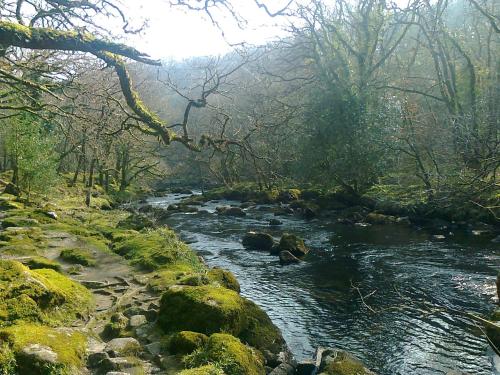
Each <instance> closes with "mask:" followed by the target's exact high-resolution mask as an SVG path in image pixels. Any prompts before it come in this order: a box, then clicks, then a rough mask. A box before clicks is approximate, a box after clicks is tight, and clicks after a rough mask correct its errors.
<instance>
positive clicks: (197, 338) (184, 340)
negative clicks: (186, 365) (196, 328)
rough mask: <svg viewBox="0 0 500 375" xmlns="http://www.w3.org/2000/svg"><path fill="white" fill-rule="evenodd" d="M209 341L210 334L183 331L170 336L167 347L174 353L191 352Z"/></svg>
mask: <svg viewBox="0 0 500 375" xmlns="http://www.w3.org/2000/svg"><path fill="white" fill-rule="evenodd" d="M207 341H208V336H207V335H204V334H203V333H198V332H191V331H181V332H176V333H174V334H173V335H172V337H171V338H170V340H169V342H168V345H167V348H168V351H169V352H170V353H172V354H190V353H192V352H194V351H195V350H196V349H198V348H201V347H203V346H204V345H205V344H206V343H207Z"/></svg>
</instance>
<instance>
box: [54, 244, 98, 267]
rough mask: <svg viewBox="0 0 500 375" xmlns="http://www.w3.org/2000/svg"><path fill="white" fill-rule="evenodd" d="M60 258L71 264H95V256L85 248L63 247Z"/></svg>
mask: <svg viewBox="0 0 500 375" xmlns="http://www.w3.org/2000/svg"><path fill="white" fill-rule="evenodd" d="M60 258H61V259H63V260H65V261H66V262H69V263H73V264H81V265H82V266H95V263H96V261H95V258H94V256H93V255H92V253H91V252H90V251H89V250H87V249H79V248H73V249H64V250H63V251H61V255H60Z"/></svg>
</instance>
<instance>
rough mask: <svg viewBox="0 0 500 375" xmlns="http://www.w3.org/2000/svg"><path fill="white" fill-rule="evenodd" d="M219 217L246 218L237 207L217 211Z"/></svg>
mask: <svg viewBox="0 0 500 375" xmlns="http://www.w3.org/2000/svg"><path fill="white" fill-rule="evenodd" d="M219 213H220V214H221V215H225V216H246V215H247V214H246V212H245V211H243V210H242V209H241V208H239V207H225V209H223V210H222V211H219Z"/></svg>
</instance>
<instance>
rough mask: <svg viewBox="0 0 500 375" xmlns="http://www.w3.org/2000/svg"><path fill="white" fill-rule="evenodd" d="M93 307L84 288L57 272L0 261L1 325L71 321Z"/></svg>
mask: <svg viewBox="0 0 500 375" xmlns="http://www.w3.org/2000/svg"><path fill="white" fill-rule="evenodd" d="M92 306H93V304H92V296H91V294H90V292H89V291H88V290H87V289H86V288H85V287H83V286H82V285H80V284H78V283H76V282H74V281H72V280H70V279H69V278H67V277H66V276H64V275H61V274H60V273H58V272H56V271H54V270H52V269H38V270H30V269H29V268H28V267H26V266H24V265H22V264H21V263H19V262H16V261H9V260H0V326H1V325H4V326H5V325H10V324H12V323H13V322H15V321H17V320H24V321H33V322H71V321H73V320H75V319H76V318H77V317H82V316H85V315H88V313H89V311H90V309H91V308H92Z"/></svg>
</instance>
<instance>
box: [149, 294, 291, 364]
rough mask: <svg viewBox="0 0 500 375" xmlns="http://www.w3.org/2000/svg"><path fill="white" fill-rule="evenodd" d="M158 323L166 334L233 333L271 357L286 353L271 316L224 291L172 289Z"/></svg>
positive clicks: (162, 305) (164, 299)
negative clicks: (189, 332)
mask: <svg viewBox="0 0 500 375" xmlns="http://www.w3.org/2000/svg"><path fill="white" fill-rule="evenodd" d="M158 322H159V325H160V327H161V328H163V330H164V331H165V332H179V331H193V332H199V333H203V334H205V335H211V334H213V333H218V332H226V333H230V334H232V335H234V336H236V337H238V338H240V339H241V340H242V341H243V342H245V343H247V344H249V345H251V346H253V347H255V348H257V349H259V350H261V351H262V352H263V353H264V354H265V355H266V353H271V355H270V356H271V357H272V356H278V355H279V353H280V352H282V351H283V350H284V349H285V341H284V340H283V337H282V336H281V333H280V331H279V329H278V328H277V327H276V326H275V325H274V324H273V323H272V321H271V319H269V317H268V316H267V314H266V313H265V312H264V311H263V310H261V309H260V308H259V307H258V306H257V305H256V304H254V303H253V302H251V301H249V300H247V299H246V298H244V297H241V296H240V295H239V294H238V293H237V292H235V291H233V290H229V289H226V288H223V287H214V286H210V285H204V286H174V287H171V288H170V289H169V290H168V291H167V292H165V293H164V294H163V296H162V298H161V302H160V312H159V319H158ZM266 358H268V356H267V355H266Z"/></svg>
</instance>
